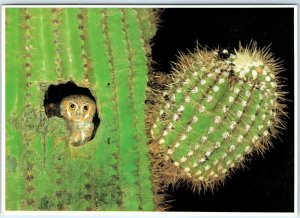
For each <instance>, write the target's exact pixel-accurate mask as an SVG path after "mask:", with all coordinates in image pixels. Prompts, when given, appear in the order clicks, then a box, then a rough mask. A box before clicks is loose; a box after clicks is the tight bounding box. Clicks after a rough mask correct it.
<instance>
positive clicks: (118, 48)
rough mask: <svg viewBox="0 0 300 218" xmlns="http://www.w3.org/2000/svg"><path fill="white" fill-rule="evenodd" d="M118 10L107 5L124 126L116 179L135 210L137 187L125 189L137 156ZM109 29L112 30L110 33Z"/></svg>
mask: <svg viewBox="0 0 300 218" xmlns="http://www.w3.org/2000/svg"><path fill="white" fill-rule="evenodd" d="M121 16H122V14H121V12H120V11H118V10H115V9H108V17H107V19H108V24H109V37H110V39H111V47H112V55H113V65H114V67H115V80H116V84H118V86H117V87H116V93H117V99H116V100H117V101H118V113H119V122H120V123H119V125H120V129H122V130H124V131H121V132H120V163H119V168H120V183H121V189H122V192H123V202H122V204H123V207H124V210H138V208H139V202H138V201H137V200H138V199H137V198H138V194H139V193H138V191H137V190H136V189H134V190H133V189H130V190H129V189H128V187H137V185H138V181H137V177H133V175H135V174H137V170H138V169H137V165H136V164H135V163H136V161H137V160H138V156H137V153H136V150H137V146H138V144H137V142H136V140H135V138H136V136H135V133H133V132H132V131H126V130H132V129H134V124H133V111H132V110H130V108H132V107H133V104H132V99H130V95H129V92H130V89H129V87H130V86H131V85H132V84H130V82H129V81H128V76H127V74H126V72H128V70H129V62H128V51H127V48H126V44H125V42H124V39H125V33H124V32H123V30H122V28H123V27H122V23H121V22H120V23H118V22H117V21H118V20H119V21H121ZM112 33H113V34H112Z"/></svg>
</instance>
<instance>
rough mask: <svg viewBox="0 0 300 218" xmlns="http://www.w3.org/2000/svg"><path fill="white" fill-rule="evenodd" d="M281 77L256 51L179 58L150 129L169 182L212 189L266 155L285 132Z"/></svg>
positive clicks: (277, 67)
mask: <svg viewBox="0 0 300 218" xmlns="http://www.w3.org/2000/svg"><path fill="white" fill-rule="evenodd" d="M281 70H282V69H281V67H280V64H278V61H276V60H274V58H273V57H272V55H271V54H269V51H268V49H262V50H259V49H257V48H256V45H255V43H253V44H252V45H250V46H248V47H246V48H242V47H241V48H240V49H239V50H238V51H235V54H229V52H228V51H227V50H223V51H218V50H216V51H208V50H207V49H198V50H197V51H196V52H195V53H194V54H189V55H181V56H180V58H179V63H177V64H176V65H175V67H174V72H173V76H172V80H173V84H171V85H170V86H169V88H168V89H167V90H166V91H164V93H163V100H162V104H161V106H160V107H159V108H157V109H156V111H157V113H156V114H157V115H156V119H155V121H154V122H153V126H152V128H151V134H152V137H153V139H154V140H153V143H152V144H153V145H152V150H153V152H154V153H160V154H161V153H162V154H163V159H164V162H165V166H164V167H165V169H159V170H161V171H163V175H165V178H164V180H165V182H167V183H174V182H177V181H178V180H186V181H190V182H191V183H192V185H193V187H194V188H195V189H197V190H200V189H201V188H214V187H215V185H216V184H218V183H220V182H222V181H224V179H225V177H226V176H227V175H228V174H229V173H230V172H232V171H233V170H234V169H236V168H237V167H240V166H242V165H243V163H244V160H245V159H246V158H247V157H248V156H249V155H250V154H253V153H254V152H255V151H257V152H264V151H265V150H266V149H267V148H268V146H269V144H270V138H271V136H276V135H277V130H278V128H281V127H283V126H284V123H283V122H282V116H284V115H285V112H284V111H283V109H284V107H285V105H284V104H283V103H282V99H283V92H282V91H281V89H280V87H281V85H280V81H279V79H278V72H280V71H281ZM152 110H153V109H152Z"/></svg>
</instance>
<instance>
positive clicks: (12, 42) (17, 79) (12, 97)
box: [5, 8, 25, 121]
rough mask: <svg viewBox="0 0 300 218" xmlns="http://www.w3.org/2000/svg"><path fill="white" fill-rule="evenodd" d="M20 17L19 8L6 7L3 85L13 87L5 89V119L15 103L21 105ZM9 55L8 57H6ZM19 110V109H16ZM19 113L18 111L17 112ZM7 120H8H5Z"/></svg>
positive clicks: (15, 109)
mask: <svg viewBox="0 0 300 218" xmlns="http://www.w3.org/2000/svg"><path fill="white" fill-rule="evenodd" d="M20 19H21V13H20V10H18V9H16V8H9V9H6V21H7V25H6V27H5V33H6V44H5V46H6V48H5V54H6V59H5V62H6V66H5V67H6V69H5V70H6V75H5V85H6V87H13V88H10V89H7V90H6V95H5V96H6V102H5V105H6V106H5V110H6V114H7V115H8V116H6V119H8V118H10V116H11V114H12V112H16V111H17V110H18V108H21V107H17V106H16V105H17V103H18V102H19V103H20V105H23V104H22V102H23V100H24V98H23V97H22V98H20V95H19V94H20V92H23V89H22V87H24V86H25V84H24V81H25V79H24V77H22V76H23V74H22V73H23V72H22V71H23V69H22V61H23V58H22V54H21V53H20V49H17V48H20V47H21V43H20V42H21V37H22V35H21V32H20V28H18V27H19V26H20ZM8 57H9V58H8ZM19 110H20V109H19ZM18 112H20V111H18ZM18 114H19V113H18ZM7 121H8V120H7Z"/></svg>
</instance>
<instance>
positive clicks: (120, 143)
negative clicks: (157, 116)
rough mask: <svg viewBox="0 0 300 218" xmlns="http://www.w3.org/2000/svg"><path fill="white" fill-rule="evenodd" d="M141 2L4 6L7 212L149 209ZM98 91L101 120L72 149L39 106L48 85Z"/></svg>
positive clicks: (148, 31) (145, 17) (61, 125)
mask: <svg viewBox="0 0 300 218" xmlns="http://www.w3.org/2000/svg"><path fill="white" fill-rule="evenodd" d="M153 16H154V14H153V12H152V11H150V10H148V9H96V8H95V9H77V8H68V9H67V8H66V9H56V8H34V9H32V8H26V9H22V8H7V9H6V157H7V159H6V160H7V169H6V210H112V211H113V210H150V211H153V210H155V208H156V206H155V202H154V201H155V200H154V193H153V184H152V178H151V168H150V158H149V154H148V153H149V151H148V150H149V149H148V147H147V140H148V139H147V135H146V126H145V119H144V116H145V104H144V101H145V99H146V84H147V73H148V66H147V65H148V60H147V55H149V52H150V50H149V48H150V47H149V40H150V38H151V37H152V36H153V34H154V33H155V30H156V29H155V25H154V24H153V23H152V22H151V20H155V18H154V17H153ZM70 80H71V81H73V82H75V83H76V84H77V85H78V86H81V87H87V88H89V89H90V91H91V92H92V94H93V95H94V96H95V98H96V102H97V107H98V112H99V115H100V117H101V121H102V122H101V125H100V126H99V128H98V132H97V134H96V136H95V138H94V139H93V140H92V141H90V142H88V143H87V144H85V145H83V146H80V147H78V148H74V147H71V146H69V145H68V143H67V141H68V134H69V133H68V131H67V128H66V125H65V122H64V121H63V120H62V119H60V118H57V117H55V118H48V117H47V116H46V114H45V108H44V102H43V100H44V95H45V91H46V90H47V87H48V86H49V85H50V84H62V83H66V82H68V81H70Z"/></svg>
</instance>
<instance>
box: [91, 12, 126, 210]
mask: <svg viewBox="0 0 300 218" xmlns="http://www.w3.org/2000/svg"><path fill="white" fill-rule="evenodd" d="M107 25H108V24H107V15H106V9H93V10H89V11H88V23H87V26H88V30H87V31H88V45H89V48H90V56H91V60H92V65H93V69H94V71H95V79H96V81H97V82H96V86H97V89H96V97H97V104H98V109H99V116H100V119H101V124H100V127H99V129H98V133H97V135H96V137H95V139H94V141H95V143H96V144H98V145H99V146H98V148H97V151H96V163H97V164H98V166H99V169H100V170H101V172H100V175H99V176H101V180H100V182H101V184H100V185H99V186H100V187H101V185H102V187H105V186H107V185H108V184H109V183H111V182H110V181H111V177H113V176H115V177H116V178H118V177H119V172H118V169H117V168H116V169H115V168H114V167H113V166H114V165H118V161H119V157H118V155H119V151H118V150H119V147H120V145H119V126H118V122H115V119H116V118H118V113H117V110H116V101H114V99H115V95H116V93H115V86H116V84H115V80H114V75H113V74H114V69H113V66H112V65H111V64H110V63H111V62H112V57H111V54H110V50H111V48H110V43H109V40H110V39H109V38H108V29H107V28H108V27H107ZM114 132H115V133H116V134H113V133H114ZM110 185H111V187H112V188H113V189H114V190H119V189H120V188H119V187H118V186H119V184H117V183H111V184H110ZM98 195H102V193H98ZM119 198H120V199H121V198H122V194H120V196H119ZM118 207H119V206H118V202H117V201H116V202H110V204H103V205H101V209H102V210H114V209H116V208H118Z"/></svg>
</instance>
